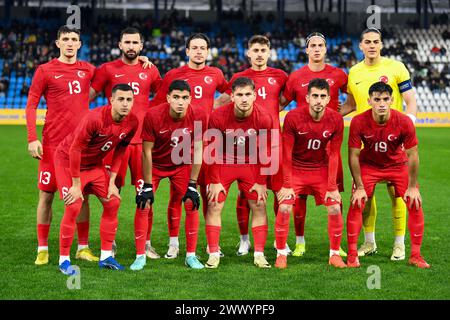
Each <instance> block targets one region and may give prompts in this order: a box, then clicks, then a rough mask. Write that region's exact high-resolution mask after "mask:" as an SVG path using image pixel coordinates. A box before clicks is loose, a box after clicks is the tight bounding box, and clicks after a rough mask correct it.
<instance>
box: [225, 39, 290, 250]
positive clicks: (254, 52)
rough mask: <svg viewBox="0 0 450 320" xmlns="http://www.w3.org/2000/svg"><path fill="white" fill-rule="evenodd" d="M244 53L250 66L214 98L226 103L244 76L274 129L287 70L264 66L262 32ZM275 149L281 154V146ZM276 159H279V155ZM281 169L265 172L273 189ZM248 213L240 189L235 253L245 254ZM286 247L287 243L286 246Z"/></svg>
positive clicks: (265, 52) (265, 44)
mask: <svg viewBox="0 0 450 320" xmlns="http://www.w3.org/2000/svg"><path fill="white" fill-rule="evenodd" d="M247 57H248V59H249V60H250V64H251V67H250V68H249V69H247V70H245V71H242V72H238V73H236V74H234V75H233V77H232V78H231V80H230V82H229V83H228V89H227V90H226V91H225V93H223V94H222V95H221V96H220V97H219V98H218V99H217V103H219V104H220V105H224V104H227V103H229V102H230V101H231V100H230V95H231V85H232V83H233V82H234V80H235V79H237V78H239V77H247V78H249V79H251V80H253V82H254V83H255V90H256V101H255V103H257V104H258V105H259V106H261V107H263V108H264V111H267V113H268V114H269V115H270V116H271V117H272V120H273V124H274V129H280V118H279V112H280V105H279V101H280V94H281V91H282V90H283V88H284V85H285V83H286V80H287V74H286V72H284V71H283V70H280V69H276V68H270V67H268V66H267V61H268V60H269V57H270V41H269V39H268V38H267V37H266V36H262V35H255V36H253V37H251V38H250V39H249V40H248V51H247ZM278 147H279V146H277V148H276V150H272V151H279V152H280V155H281V150H278V149H279V148H278ZM278 159H281V157H279V158H278ZM281 181H282V176H281V170H278V175H277V174H275V175H273V176H268V180H267V186H268V188H269V189H271V190H273V191H277V190H279V189H280V188H281ZM277 208H278V203H277V201H276V200H275V201H274V211H275V213H277V211H278V209H277ZM249 213H250V207H249V205H248V201H247V199H245V197H244V193H243V192H242V191H241V190H240V191H239V195H238V199H237V205H236V214H237V220H238V225H239V232H240V234H241V235H240V242H239V249H238V251H237V255H238V256H242V255H246V254H248V252H249V250H250V239H249V237H248V218H249ZM287 249H289V247H287Z"/></svg>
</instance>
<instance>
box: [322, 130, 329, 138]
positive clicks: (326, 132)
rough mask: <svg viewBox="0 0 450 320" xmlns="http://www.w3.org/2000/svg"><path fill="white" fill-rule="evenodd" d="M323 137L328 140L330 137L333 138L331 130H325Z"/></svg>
mask: <svg viewBox="0 0 450 320" xmlns="http://www.w3.org/2000/svg"><path fill="white" fill-rule="evenodd" d="M322 136H323V137H324V138H328V137H330V136H331V132H330V131H329V130H325V131H324V132H323V133H322Z"/></svg>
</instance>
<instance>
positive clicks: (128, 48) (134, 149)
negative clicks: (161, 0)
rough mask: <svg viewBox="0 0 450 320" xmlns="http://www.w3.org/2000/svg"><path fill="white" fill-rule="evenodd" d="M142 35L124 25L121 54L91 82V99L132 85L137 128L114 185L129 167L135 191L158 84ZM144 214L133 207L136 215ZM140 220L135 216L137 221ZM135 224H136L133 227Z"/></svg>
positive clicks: (108, 162)
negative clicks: (145, 54) (147, 115)
mask: <svg viewBox="0 0 450 320" xmlns="http://www.w3.org/2000/svg"><path fill="white" fill-rule="evenodd" d="M143 41H144V39H143V36H142V34H141V33H140V32H139V30H138V29H136V28H130V27H129V28H125V29H124V30H123V31H122V32H121V34H120V41H119V48H120V50H121V52H122V56H121V57H120V58H119V59H117V60H114V61H111V62H107V63H104V64H102V65H101V66H100V67H99V68H98V69H97V70H96V71H95V75H94V79H93V81H92V85H91V98H92V97H94V96H95V95H97V94H98V93H99V92H102V91H104V92H105V94H106V97H107V98H108V99H110V98H111V89H112V88H113V87H114V86H115V85H116V84H119V83H128V85H130V86H131V87H132V88H133V93H134V106H133V109H132V111H131V112H132V113H133V114H134V115H136V117H137V118H138V119H139V128H138V131H137V133H136V135H135V136H134V138H133V140H132V141H131V143H130V145H129V146H128V148H127V150H126V154H125V156H124V158H123V161H122V165H121V167H120V169H119V172H118V173H117V178H116V186H117V187H118V188H121V187H123V186H124V185H125V176H126V173H127V168H128V166H129V167H130V172H131V182H132V184H133V185H134V186H135V188H136V192H138V191H139V190H140V189H141V187H142V186H143V184H144V180H143V175H142V138H141V131H142V123H143V119H144V117H145V113H146V112H147V110H148V109H149V96H150V93H151V92H155V91H156V90H157V88H158V86H159V85H160V83H161V76H160V74H159V71H158V69H157V68H156V66H154V65H151V66H150V68H146V69H144V65H143V62H142V61H140V60H141V59H139V54H140V53H141V51H142V49H143ZM111 161H112V153H111V154H110V155H109V156H108V157H107V158H106V159H105V165H106V166H107V167H111ZM139 214H143V213H142V211H141V210H138V209H136V213H135V216H137V215H139ZM138 220H139V219H138V218H137V217H136V219H135V224H136V221H138ZM135 227H136V226H135ZM146 254H147V256H148V257H149V258H150V259H158V258H159V255H158V253H156V251H155V249H154V248H153V247H152V246H151V243H150V242H148V243H147V244H146Z"/></svg>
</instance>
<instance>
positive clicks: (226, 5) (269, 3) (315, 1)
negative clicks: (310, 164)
mask: <svg viewBox="0 0 450 320" xmlns="http://www.w3.org/2000/svg"><path fill="white" fill-rule="evenodd" d="M4 2H5V1H0V4H1V5H4ZM72 2H73V1H72ZM91 2H92V0H80V1H78V3H79V5H80V6H89V5H90V4H91ZM96 2H97V7H98V8H107V9H147V10H148V9H154V3H155V1H149V0H147V1H145V0H108V1H105V0H97V1H96ZM211 2H213V3H215V2H216V1H214V0H183V1H176V0H158V3H159V4H158V8H159V9H161V10H162V9H165V8H164V7H165V6H167V8H168V9H170V8H171V6H172V4H174V8H175V9H177V10H199V11H203V10H205V11H207V10H210V3H211ZM242 2H243V1H242V0H222V6H223V10H230V9H233V10H237V9H239V8H240V6H241V4H242ZM244 2H245V3H246V7H247V10H249V11H250V10H252V11H274V12H276V10H277V0H246V1H244ZM343 2H344V1H342V3H343ZM372 2H375V4H376V5H378V6H380V7H381V8H382V12H386V13H388V12H394V2H395V1H394V0H375V1H372V0H364V1H360V0H347V11H348V12H365V11H366V10H367V7H368V6H370V5H371V4H372ZM68 3H69V1H63V0H48V1H46V0H40V1H37V0H34V1H28V6H29V7H39V6H40V5H42V6H44V7H60V8H62V7H67V6H68ZM284 3H285V11H287V12H292V11H296V12H304V11H305V2H304V1H302V0H284ZM330 3H331V4H332V11H333V12H336V11H337V6H338V0H331V1H330V0H308V8H309V11H310V12H316V11H318V12H321V11H322V10H323V12H327V11H328V9H329V4H330ZM431 3H432V7H433V11H434V12H435V13H443V12H446V13H449V12H450V1H442V0H432V1H431ZM315 5H317V10H316V7H315ZM322 5H323V7H322ZM250 7H251V8H250ZM398 10H399V12H400V13H415V12H416V0H398ZM430 12H431V8H430Z"/></svg>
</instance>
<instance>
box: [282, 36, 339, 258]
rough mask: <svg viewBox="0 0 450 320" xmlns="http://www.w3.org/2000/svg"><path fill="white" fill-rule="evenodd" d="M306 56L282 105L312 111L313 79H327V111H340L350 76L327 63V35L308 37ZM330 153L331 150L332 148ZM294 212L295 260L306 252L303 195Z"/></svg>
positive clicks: (290, 79)
mask: <svg viewBox="0 0 450 320" xmlns="http://www.w3.org/2000/svg"><path fill="white" fill-rule="evenodd" d="M306 54H307V55H308V64H307V65H305V66H304V67H302V68H300V69H299V70H297V71H294V72H292V73H291V74H290V75H289V78H288V80H287V82H286V88H285V90H284V91H283V97H282V98H281V101H280V104H281V105H282V106H286V105H287V104H288V103H289V102H290V101H292V100H295V101H296V102H297V106H298V107H306V108H308V103H307V101H306V96H307V94H308V84H309V82H310V81H311V80H312V79H316V78H321V79H325V80H326V81H327V82H328V85H329V86H330V102H329V103H328V105H327V108H330V109H333V110H334V111H338V107H339V91H340V92H344V93H346V92H347V74H346V73H345V72H344V71H343V70H342V69H340V68H337V67H334V66H332V65H329V64H327V63H325V57H326V54H327V44H326V39H325V36H324V35H323V34H321V33H319V32H313V33H311V34H309V35H308V37H307V38H306ZM341 114H342V113H341ZM327 150H328V151H330V149H329V147H328V149H327ZM340 157H341V155H340V154H339V161H338V164H339V166H338V173H337V184H338V188H339V192H343V191H344V173H343V170H342V160H341V158H340ZM341 205H342V203H341ZM294 210H295V212H294V225H295V235H296V244H295V250H294V252H293V253H292V255H293V256H295V257H300V256H303V255H304V254H305V252H306V244H305V220H306V197H305V195H300V196H299V197H298V198H297V199H296V203H295V207H294ZM341 211H342V208H341ZM339 253H340V255H341V256H346V253H345V252H344V250H342V249H339Z"/></svg>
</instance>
